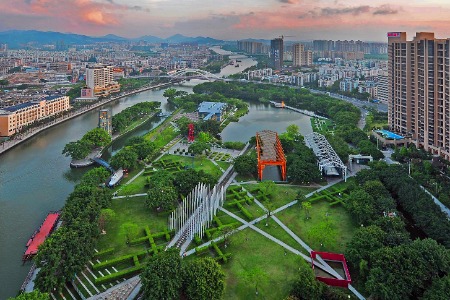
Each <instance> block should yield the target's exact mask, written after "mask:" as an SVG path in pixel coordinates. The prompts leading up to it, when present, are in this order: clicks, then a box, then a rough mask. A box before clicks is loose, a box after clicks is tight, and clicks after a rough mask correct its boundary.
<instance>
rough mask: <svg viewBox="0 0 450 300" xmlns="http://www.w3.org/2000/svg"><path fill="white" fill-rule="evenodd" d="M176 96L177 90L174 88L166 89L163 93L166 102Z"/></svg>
mask: <svg viewBox="0 0 450 300" xmlns="http://www.w3.org/2000/svg"><path fill="white" fill-rule="evenodd" d="M176 95H177V90H176V89H174V88H168V89H166V90H165V91H164V93H163V96H164V97H166V98H167V100H168V101H172V100H173V99H174V98H175V97H176Z"/></svg>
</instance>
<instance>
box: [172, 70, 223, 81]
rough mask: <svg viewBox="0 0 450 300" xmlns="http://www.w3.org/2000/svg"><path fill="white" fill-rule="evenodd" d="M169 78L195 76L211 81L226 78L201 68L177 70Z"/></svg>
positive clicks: (190, 77) (191, 77)
mask: <svg viewBox="0 0 450 300" xmlns="http://www.w3.org/2000/svg"><path fill="white" fill-rule="evenodd" d="M191 74H193V75H191ZM169 78H170V79H173V80H177V79H193V78H198V79H206V80H209V81H215V80H224V78H222V77H218V76H217V75H215V74H212V73H210V72H208V71H205V70H200V69H191V68H186V69H180V70H177V71H176V72H175V73H171V74H169Z"/></svg>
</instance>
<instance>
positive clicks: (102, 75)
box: [86, 65, 120, 97]
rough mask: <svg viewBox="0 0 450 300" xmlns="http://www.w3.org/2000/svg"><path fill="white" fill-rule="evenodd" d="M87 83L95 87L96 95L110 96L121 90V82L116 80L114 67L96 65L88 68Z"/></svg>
mask: <svg viewBox="0 0 450 300" xmlns="http://www.w3.org/2000/svg"><path fill="white" fill-rule="evenodd" d="M86 85H87V87H88V88H90V89H93V91H94V96H95V97H100V96H108V95H109V94H111V93H116V92H119V91H120V84H118V83H117V82H116V81H114V67H112V66H105V65H94V66H88V67H87V68H86Z"/></svg>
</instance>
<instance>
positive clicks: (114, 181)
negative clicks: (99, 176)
mask: <svg viewBox="0 0 450 300" xmlns="http://www.w3.org/2000/svg"><path fill="white" fill-rule="evenodd" d="M122 178H123V169H122V168H120V169H118V170H117V171H115V172H114V174H113V175H112V176H111V178H110V179H109V183H108V186H109V187H114V186H115V185H117V184H118V183H119V182H120V180H122Z"/></svg>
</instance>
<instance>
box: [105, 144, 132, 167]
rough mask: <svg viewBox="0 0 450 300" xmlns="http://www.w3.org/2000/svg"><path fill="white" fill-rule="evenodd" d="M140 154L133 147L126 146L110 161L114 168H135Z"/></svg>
mask: <svg viewBox="0 0 450 300" xmlns="http://www.w3.org/2000/svg"><path fill="white" fill-rule="evenodd" d="M137 159H138V154H137V153H136V152H135V151H134V149H133V148H132V147H125V148H123V149H122V150H120V151H119V152H118V153H116V154H115V155H114V156H113V157H112V158H111V161H110V164H111V166H112V167H113V168H115V169H119V168H123V169H129V170H130V169H134V168H136V166H137Z"/></svg>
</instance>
